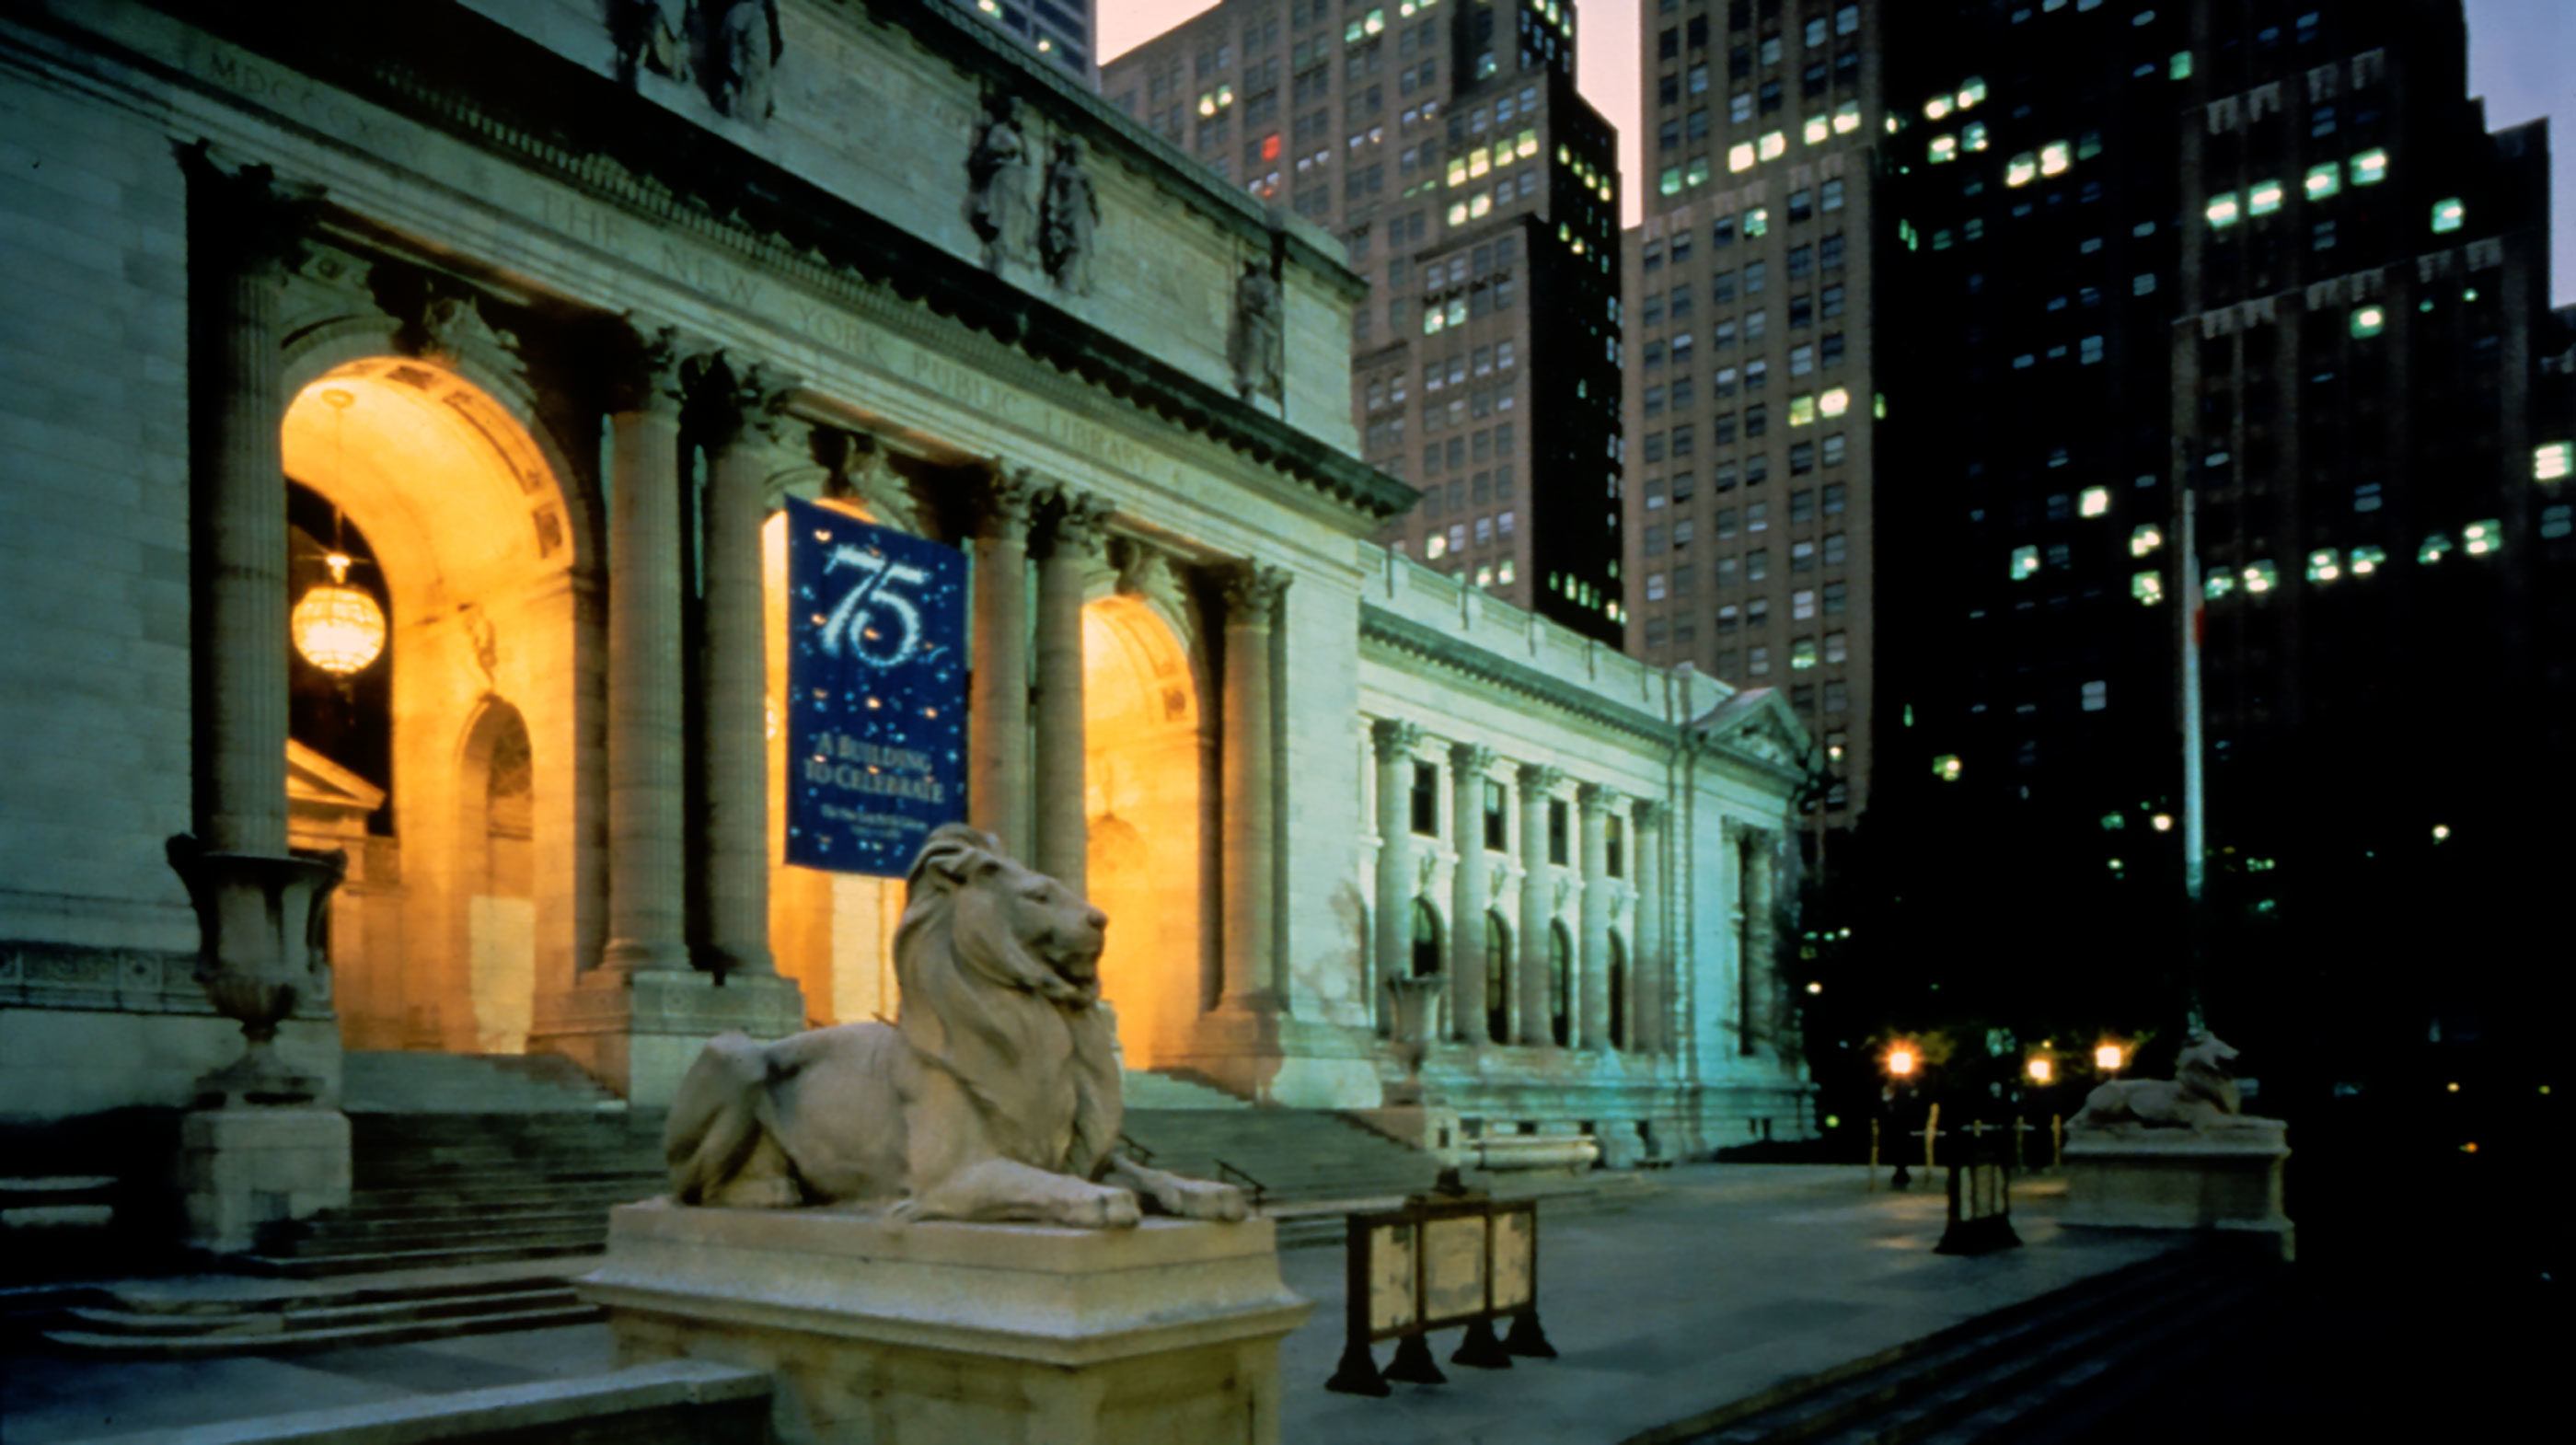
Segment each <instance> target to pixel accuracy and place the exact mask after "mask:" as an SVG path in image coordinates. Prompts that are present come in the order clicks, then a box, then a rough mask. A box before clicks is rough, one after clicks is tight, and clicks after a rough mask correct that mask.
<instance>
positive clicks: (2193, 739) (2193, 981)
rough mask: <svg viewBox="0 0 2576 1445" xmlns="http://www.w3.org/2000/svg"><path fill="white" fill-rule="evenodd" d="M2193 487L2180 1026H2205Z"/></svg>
mask: <svg viewBox="0 0 2576 1445" xmlns="http://www.w3.org/2000/svg"><path fill="white" fill-rule="evenodd" d="M2197 491H2198V489H2197V488H2195V487H2193V486H2192V485H2191V483H2190V482H2189V481H2185V482H2184V483H2183V487H2182V536H2181V538H2180V545H2181V548H2182V599H2181V600H2182V606H2181V607H2180V608H2178V609H2176V610H2177V611H2178V612H2179V613H2180V614H2181V627H2182V638H2181V644H2182V649H2181V651H2182V891H2183V910H2184V912H2183V933H2184V939H2185V945H2184V946H2185V954H2184V958H2183V1009H2184V1020H2185V1028H2186V1029H2187V1030H2199V1029H2202V1028H2205V1027H2206V1026H2207V1019H2206V1018H2205V1017H2204V1015H2203V1013H2202V1011H2201V991H2200V985H2201V932H2202V929H2201V892H2202V888H2203V885H2204V884H2205V883H2206V882H2207V878H2208V859H2209V839H2208V833H2207V828H2208V819H2207V816H2206V814H2205V811H2204V802H2203V797H2204V789H2205V780H2204V778H2203V777H2202V770H2201V758H2202V751H2203V745H2202V739H2201V704H2200V644H2201V636H2202V633H2203V632H2204V630H2205V628H2206V623H2207V617H2206V612H2207V608H2208V602H2209V599H2208V597H2207V595H2206V594H2205V593H2204V592H2203V591H2202V588H2201V580H2200V545H2199V543H2200V539H2199V536H2198V532H2197V529H2196V527H2195V526H2194V524H2193V523H2194V519H2193V511H2194V506H2193V503H2194V501H2195V500H2196V496H2195V494H2196V492H2197Z"/></svg>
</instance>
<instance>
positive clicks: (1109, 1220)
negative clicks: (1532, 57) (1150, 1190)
mask: <svg viewBox="0 0 2576 1445" xmlns="http://www.w3.org/2000/svg"><path fill="white" fill-rule="evenodd" d="M1143 1219H1144V1211H1143V1210H1141V1209H1139V1208H1138V1207H1137V1205H1136V1196H1135V1195H1133V1194H1130V1193H1128V1192H1127V1191H1126V1190H1124V1189H1100V1190H1097V1191H1095V1192H1094V1193H1091V1194H1089V1195H1085V1196H1083V1197H1081V1198H1076V1199H1068V1200H1065V1201H1064V1203H1063V1205H1062V1206H1061V1208H1060V1211H1059V1215H1058V1218H1057V1220H1056V1222H1057V1223H1058V1224H1068V1225H1071V1226H1073V1227H1074V1228H1076V1229H1134V1228H1135V1227H1136V1226H1137V1225H1138V1224H1139V1223H1141V1222H1143Z"/></svg>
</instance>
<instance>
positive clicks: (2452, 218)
mask: <svg viewBox="0 0 2576 1445" xmlns="http://www.w3.org/2000/svg"><path fill="white" fill-rule="evenodd" d="M2468 218H2469V208H2468V207H2467V206H2465V205H2463V204H2461V202H2460V198H2459V197H2457V196H2453V197H2450V198H2449V199H2447V200H2440V201H2435V202H2434V203H2433V234H2435V235H2437V236H2438V235H2441V234H2442V233H2444V232H2446V231H2456V230H2458V229H2460V227H2461V225H2462V224H2463V223H2465V222H2466V221H2467V220H2468Z"/></svg>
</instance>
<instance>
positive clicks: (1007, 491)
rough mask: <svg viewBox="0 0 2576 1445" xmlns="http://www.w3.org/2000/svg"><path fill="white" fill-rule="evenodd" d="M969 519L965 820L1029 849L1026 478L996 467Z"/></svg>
mask: <svg viewBox="0 0 2576 1445" xmlns="http://www.w3.org/2000/svg"><path fill="white" fill-rule="evenodd" d="M978 501H979V505H978V507H977V515H976V519H975V542H974V546H975V616H974V620H973V629H974V638H973V645H974V648H975V668H974V671H973V672H972V673H970V674H969V675H968V678H967V704H966V729H967V748H968V757H967V761H966V767H967V774H966V809H967V817H968V820H969V821H971V822H973V823H974V825H975V826H976V827H978V828H981V829H983V830H984V831H985V832H987V833H990V834H992V835H993V836H994V837H997V838H999V839H1001V840H1002V847H1003V848H1004V850H1006V851H1007V852H1009V853H1010V855H1011V856H1012V857H1014V858H1027V857H1030V856H1032V855H1031V853H1030V851H1029V841H1030V840H1029V588H1028V555H1029V551H1028V549H1029V485H1028V478H1027V477H1026V476H1025V475H1024V474H1022V473H1018V472H1003V471H999V470H996V471H995V472H994V474H993V476H992V479H991V481H990V483H989V484H988V485H987V486H986V488H985V490H984V494H983V496H982V497H981V498H980V499H978Z"/></svg>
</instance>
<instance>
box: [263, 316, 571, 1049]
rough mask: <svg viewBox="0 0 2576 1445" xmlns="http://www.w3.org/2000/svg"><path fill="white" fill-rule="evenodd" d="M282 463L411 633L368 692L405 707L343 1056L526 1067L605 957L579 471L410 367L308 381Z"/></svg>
mask: <svg viewBox="0 0 2576 1445" xmlns="http://www.w3.org/2000/svg"><path fill="white" fill-rule="evenodd" d="M281 440H282V444H283V451H284V459H285V467H286V473H287V476H288V477H289V478H290V479H291V481H292V482H293V483H295V484H296V485H297V486H298V487H300V488H303V489H305V491H306V492H308V493H310V494H311V495H312V496H315V497H318V498H320V499H321V501H322V502H324V503H326V504H327V506H328V508H329V509H330V511H331V513H332V514H333V519H334V524H335V525H337V524H339V523H340V522H342V521H345V523H346V525H347V526H348V527H349V528H350V529H352V530H354V531H356V532H358V533H361V534H363V536H364V537H365V538H366V541H367V544H368V547H369V550H370V551H371V552H372V556H371V558H370V559H369V563H370V565H371V566H372V567H373V568H374V569H375V574H376V575H375V576H373V577H372V578H368V579H364V580H365V582H366V583H367V587H368V590H372V591H373V592H374V593H375V594H376V595H377V596H378V597H379V598H381V599H382V600H383V603H384V605H385V608H386V611H387V612H388V614H389V616H388V618H387V621H388V630H387V637H386V642H385V647H384V650H383V653H382V654H381V655H380V656H378V657H377V658H376V659H374V660H373V661H372V662H370V663H369V664H367V666H366V668H364V669H361V670H360V673H359V674H353V675H352V676H351V679H350V680H351V682H352V684H353V685H354V684H355V682H356V681H357V679H358V678H359V677H361V676H364V675H366V674H370V673H375V674H376V677H375V680H374V683H373V685H374V686H375V687H377V688H379V689H381V690H382V693H383V698H384V700H383V702H382V704H381V706H382V709H383V719H382V723H381V727H382V730H383V733H384V735H385V739H386V741H385V746H384V751H385V754H386V758H385V762H384V764H383V767H382V770H383V771H384V772H386V773H388V774H389V776H388V778H387V790H388V791H389V792H390V795H391V796H390V799H389V801H388V807H387V812H388V813H389V815H390V820H391V821H390V824H389V825H387V824H386V823H385V822H384V821H383V820H382V819H381V818H379V819H378V821H377V823H376V824H375V826H373V827H371V828H370V829H369V830H368V834H369V836H367V837H365V839H364V841H363V844H362V845H361V846H360V847H359V848H358V852H359V854H360V856H358V857H356V858H353V860H352V868H351V882H350V884H349V885H348V886H347V887H346V888H344V889H343V890H342V894H341V895H340V896H339V897H338V898H337V899H335V902H334V912H333V918H332V932H333V938H334V950H333V952H334V960H335V964H336V967H337V970H338V974H339V979H340V989H339V1012H340V1016H341V1035H342V1038H343V1041H344V1042H345V1043H347V1044H348V1045H349V1046H351V1047H354V1048H419V1049H445V1050H450V1051H457V1052H492V1053H515V1052H522V1051H524V1050H525V1049H526V1047H527V1035H528V1026H529V1018H530V1014H531V1009H532V1006H533V1002H534V995H535V993H536V992H537V991H538V990H541V989H551V990H556V991H566V990H569V989H570V988H571V987H572V980H573V972H574V968H575V961H576V960H577V959H578V958H579V957H580V956H581V953H582V951H583V950H582V942H583V940H582V936H581V927H582V925H581V923H580V922H579V920H578V918H577V916H576V915H577V914H578V913H579V912H580V911H581V909H580V904H579V900H580V899H581V898H582V897H583V896H584V894H585V891H586V890H584V889H582V888H580V887H579V886H578V883H577V880H578V877H579V874H580V872H581V867H582V865H581V863H580V861H579V859H578V858H577V854H578V852H579V851H580V847H581V845H580V842H579V840H580V838H581V836H582V830H581V828H580V826H579V824H578V820H577V817H576V815H577V813H578V812H579V804H578V802H577V797H578V794H579V792H580V789H579V786H578V782H577V777H578V774H579V771H580V761H579V760H580V756H581V743H580V737H581V730H580V728H579V727H578V726H577V725H576V709H577V699H578V696H579V694H580V690H581V678H582V676H583V668H584V660H583V657H582V649H581V648H580V647H579V646H578V644H577V640H576V629H577V626H578V622H577V613H576V598H575V588H574V586H573V557H574V551H575V548H574V546H573V543H572V536H571V528H570V524H569V521H568V514H567V511H566V508H565V504H564V495H563V491H562V488H561V486H560V484H559V482H558V480H557V477H558V473H557V470H556V468H554V467H553V466H551V465H550V464H549V463H548V461H547V459H546V457H545V456H544V454H543V453H542V452H541V450H540V449H539V447H538V445H537V443H536V441H535V440H534V438H532V437H531V436H530V434H529V433H528V431H527V430H526V429H525V428H524V427H522V426H521V425H520V424H519V422H518V420H517V419H516V418H515V417H514V416H513V415H512V414H511V413H510V411H509V410H508V409H507V408H505V407H504V406H503V405H502V404H501V403H500V402H499V401H497V400H496V399H495V398H494V397H493V396H492V395H491V394H490V393H489V392H486V391H485V390H483V389H482V388H481V387H479V386H477V385H475V384H474V383H473V382H471V381H468V380H467V379H466V378H465V377H463V376H462V375H460V374H458V373H457V372H455V371H453V370H450V369H448V368H446V367H444V366H440V365H436V364H433V363H430V362H426V361H419V360H413V359H409V358H402V357H389V356H374V357H368V358H365V359H361V360H357V361H351V362H348V363H345V364H342V365H338V366H333V367H330V369H328V370H327V371H324V372H323V373H322V374H321V375H319V376H316V377H313V378H312V379H311V380H309V381H307V382H306V383H305V384H304V385H303V386H302V387H301V388H300V389H299V390H298V391H297V393H296V395H295V398H294V400H293V402H292V403H291V404H290V405H289V406H288V409H287V413H286V419H285V422H284V426H283V429H282V437H281ZM311 530H312V529H311V528H309V527H304V528H301V530H300V532H299V535H300V536H304V537H307V538H310V537H311ZM312 540H315V541H318V540H319V539H318V538H314V539H312ZM300 560H311V559H300ZM309 570H310V569H309V568H307V567H305V566H302V565H299V566H298V567H297V568H296V569H295V571H294V574H293V575H294V578H295V580H294V582H293V584H292V585H294V586H295V587H296V588H297V589H298V592H299V595H301V593H302V591H303V590H304V589H306V588H308V587H310V586H311V585H312V584H313V581H314V579H313V578H311V577H309V576H308V575H307V572H308V571H309ZM593 666H595V663H594V664H593ZM378 670H381V672H378ZM299 743H300V744H302V745H303V749H304V752H305V753H306V754H307V755H308V756H310V755H314V754H315V749H314V748H313V747H312V746H311V744H310V743H309V742H307V741H305V740H299ZM319 756H320V757H321V761H322V762H324V763H337V761H338V760H334V759H331V758H329V757H328V755H327V753H322V754H319ZM290 771H293V770H290ZM296 841H297V842H298V843H299V844H306V843H308V842H309V841H312V840H308V839H306V838H304V837H298V838H297V839H296ZM321 841H324V842H327V843H329V844H331V845H333V846H345V845H346V844H347V840H346V839H345V838H340V839H326V840H321Z"/></svg>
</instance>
